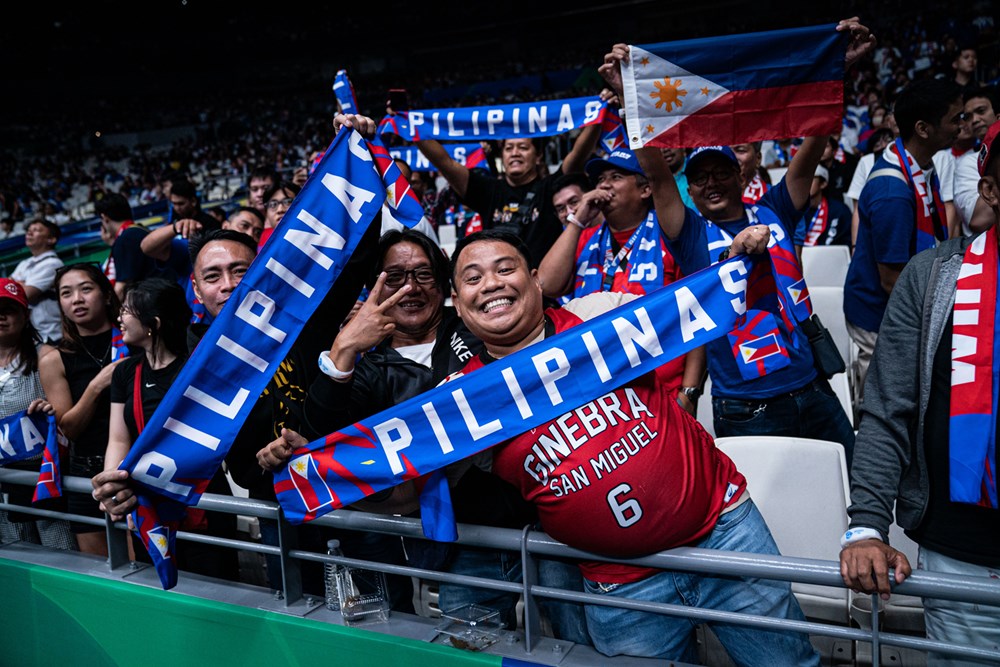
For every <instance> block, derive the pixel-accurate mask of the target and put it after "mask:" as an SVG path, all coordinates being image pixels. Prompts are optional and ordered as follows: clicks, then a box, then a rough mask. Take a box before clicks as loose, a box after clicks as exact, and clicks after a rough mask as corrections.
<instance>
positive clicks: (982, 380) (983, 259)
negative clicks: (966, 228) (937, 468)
mask: <svg viewBox="0 0 1000 667" xmlns="http://www.w3.org/2000/svg"><path fill="white" fill-rule="evenodd" d="M998 261H1000V260H998V253H997V229H996V226H993V227H990V229H989V230H988V231H986V232H983V233H982V234H980V235H979V236H978V237H976V239H975V240H974V241H972V243H970V244H969V247H968V248H966V250H965V258H964V260H963V262H962V269H961V271H960V272H959V276H958V282H957V284H956V288H955V305H954V311H953V318H954V325H953V329H952V338H951V341H952V343H951V345H952V366H951V404H950V419H949V422H948V462H949V465H948V470H949V486H950V496H951V500H952V502H958V503H971V504H974V505H980V506H982V507H992V508H994V509H996V508H997V477H996V473H997V471H996V464H997V448H996V432H997V423H996V422H997V413H996V405H997V397H998V396H1000V366H998V364H1000V335H998V334H1000V318H998V314H1000V303H998V300H997V299H998V296H1000V292H998V290H997V277H998V275H997V274H998V270H997V268H998V267H997V264H998Z"/></svg>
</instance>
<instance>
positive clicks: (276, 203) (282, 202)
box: [267, 197, 295, 211]
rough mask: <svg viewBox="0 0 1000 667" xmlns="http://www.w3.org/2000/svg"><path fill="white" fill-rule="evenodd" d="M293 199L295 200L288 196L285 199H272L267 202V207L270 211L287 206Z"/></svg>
mask: <svg viewBox="0 0 1000 667" xmlns="http://www.w3.org/2000/svg"><path fill="white" fill-rule="evenodd" d="M293 201H295V197H288V198H287V199H272V200H271V201H269V202H267V208H268V209H270V210H272V211H275V210H277V209H278V208H280V207H282V206H284V207H285V208H288V207H289V206H291V205H292V202H293Z"/></svg>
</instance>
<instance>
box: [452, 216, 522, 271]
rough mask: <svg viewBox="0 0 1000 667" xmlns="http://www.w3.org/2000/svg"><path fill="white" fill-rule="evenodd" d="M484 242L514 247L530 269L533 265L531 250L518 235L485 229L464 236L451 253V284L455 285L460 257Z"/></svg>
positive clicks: (501, 230)
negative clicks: (469, 248) (476, 244)
mask: <svg viewBox="0 0 1000 667" xmlns="http://www.w3.org/2000/svg"><path fill="white" fill-rule="evenodd" d="M482 241H499V242H501V243H506V244H508V245H512V246H514V248H515V249H516V250H517V252H518V254H519V255H521V257H524V261H525V263H526V264H527V265H528V268H529V269H530V268H531V267H532V266H533V264H532V263H531V250H529V249H528V246H527V244H526V243H525V242H524V239H522V238H521V237H520V236H518V235H517V234H514V233H512V232H508V231H505V230H503V229H484V230H483V231H481V232H473V233H472V234H469V235H468V236H463V237H462V238H461V239H459V240H458V243H456V244H455V249H454V250H452V252H451V267H450V268H451V282H452V284H453V285H454V284H455V269H457V268H458V256H459V255H461V254H462V251H463V250H465V249H466V248H467V247H469V246H470V245H472V244H473V243H479V242H482Z"/></svg>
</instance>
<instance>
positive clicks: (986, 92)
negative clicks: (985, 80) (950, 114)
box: [962, 86, 1000, 113]
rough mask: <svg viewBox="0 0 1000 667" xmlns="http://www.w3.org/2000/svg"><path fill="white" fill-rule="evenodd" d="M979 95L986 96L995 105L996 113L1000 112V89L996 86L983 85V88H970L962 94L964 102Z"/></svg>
mask: <svg viewBox="0 0 1000 667" xmlns="http://www.w3.org/2000/svg"><path fill="white" fill-rule="evenodd" d="M977 97H985V98H986V99H988V100H989V101H990V104H991V105H992V106H993V112H994V113H1000V89H998V88H997V87H996V86H983V87H982V88H970V89H968V90H966V91H965V93H963V94H962V104H965V103H966V102H968V101H969V100H974V99H975V98H977Z"/></svg>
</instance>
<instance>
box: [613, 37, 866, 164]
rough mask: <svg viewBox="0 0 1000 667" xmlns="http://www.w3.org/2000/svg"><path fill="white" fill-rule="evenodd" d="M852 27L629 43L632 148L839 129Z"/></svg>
mask: <svg viewBox="0 0 1000 667" xmlns="http://www.w3.org/2000/svg"><path fill="white" fill-rule="evenodd" d="M847 39H848V37H847V33H846V32H845V33H839V32H837V31H836V26H835V25H834V24H828V25H822V26H815V27H807V28H794V29H791V30H774V31H769V32H758V33H749V34H744V35H729V36H725V37H711V38H702V39H689V40H683V41H678V42H662V43H660V44H647V45H640V46H631V47H630V58H629V62H628V64H627V65H624V66H623V67H622V82H623V84H624V93H625V124H626V129H627V130H628V139H629V144H630V146H631V147H632V148H633V149H636V148H641V147H642V146H660V147H665V148H693V147H697V146H711V145H716V144H726V145H728V144H737V143H744V142H748V141H759V140H763V139H782V138H788V137H802V136H814V135H823V134H830V133H832V132H834V131H836V130H837V129H839V128H840V125H841V116H842V114H843V87H844V86H843V79H844V57H845V54H846V48H847Z"/></svg>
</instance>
